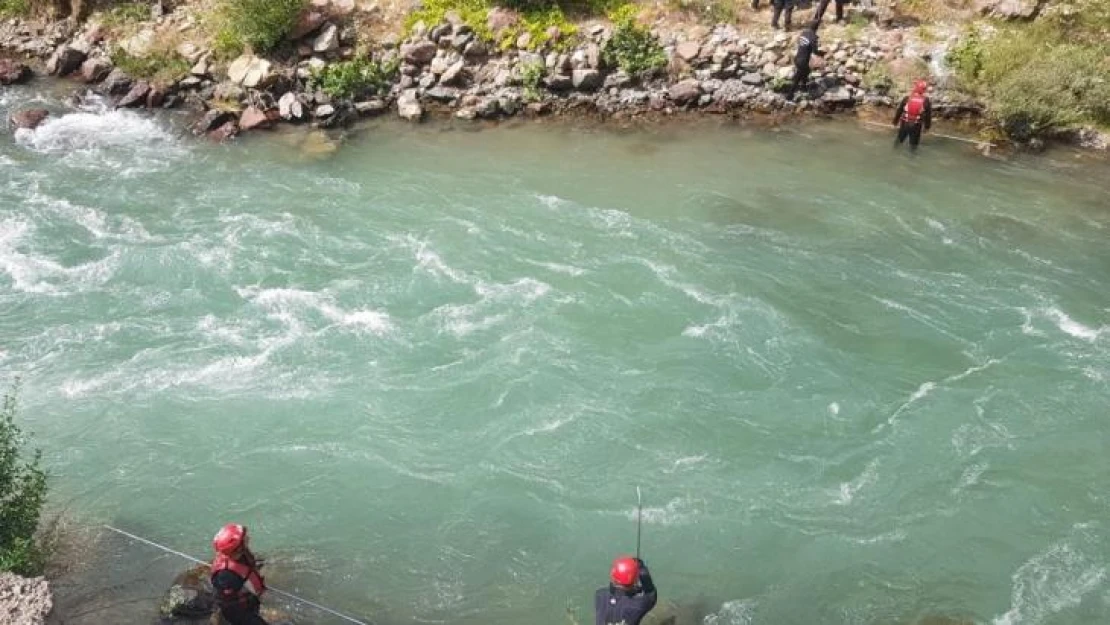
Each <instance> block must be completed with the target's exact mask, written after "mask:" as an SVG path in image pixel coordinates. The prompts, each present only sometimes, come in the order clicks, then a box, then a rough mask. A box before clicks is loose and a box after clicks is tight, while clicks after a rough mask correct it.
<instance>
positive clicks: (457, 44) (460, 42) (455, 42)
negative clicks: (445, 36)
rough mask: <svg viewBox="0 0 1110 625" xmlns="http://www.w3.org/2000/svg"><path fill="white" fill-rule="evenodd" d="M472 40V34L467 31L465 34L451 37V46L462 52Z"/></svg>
mask: <svg viewBox="0 0 1110 625" xmlns="http://www.w3.org/2000/svg"><path fill="white" fill-rule="evenodd" d="M472 41H474V35H471V34H469V33H467V34H465V35H455V36H453V37H451V47H452V48H454V49H456V50H458V51H460V52H462V51H464V50H466V47H467V46H468V45H470V42H472Z"/></svg>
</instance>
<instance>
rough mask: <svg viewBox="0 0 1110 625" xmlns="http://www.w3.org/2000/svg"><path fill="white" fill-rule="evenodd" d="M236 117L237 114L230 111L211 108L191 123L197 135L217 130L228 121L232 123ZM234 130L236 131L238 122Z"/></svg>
mask: <svg viewBox="0 0 1110 625" xmlns="http://www.w3.org/2000/svg"><path fill="white" fill-rule="evenodd" d="M237 118H238V117H237V115H236V114H235V113H233V112H232V111H221V110H218V109H212V110H210V111H207V112H206V113H205V114H204V116H203V117H201V118H200V119H199V120H198V121H197V123H196V124H194V125H193V132H195V133H196V134H198V135H202V134H206V133H209V132H212V131H214V130H217V129H218V128H220V127H222V126H224V125H226V124H228V123H229V122H231V123H234V122H235V121H236V119H237ZM236 132H238V124H236Z"/></svg>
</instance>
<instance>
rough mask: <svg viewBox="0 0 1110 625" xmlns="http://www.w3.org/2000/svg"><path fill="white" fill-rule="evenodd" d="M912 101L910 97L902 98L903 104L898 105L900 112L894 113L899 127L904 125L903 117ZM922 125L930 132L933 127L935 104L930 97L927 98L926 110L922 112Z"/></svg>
mask: <svg viewBox="0 0 1110 625" xmlns="http://www.w3.org/2000/svg"><path fill="white" fill-rule="evenodd" d="M909 101H910V96H906V97H904V98H902V102H901V104H899V105H898V110H896V111H894V122H893V124H894V125H895V126H897V125H898V124H900V123H902V115H903V114H904V113H905V112H906V104H907V103H908V102H909ZM921 125H922V126H923V127H924V128H925V130H929V128H931V127H932V126H933V102H932V101H931V100H929V98H928V97H926V98H925V110H923V111H921Z"/></svg>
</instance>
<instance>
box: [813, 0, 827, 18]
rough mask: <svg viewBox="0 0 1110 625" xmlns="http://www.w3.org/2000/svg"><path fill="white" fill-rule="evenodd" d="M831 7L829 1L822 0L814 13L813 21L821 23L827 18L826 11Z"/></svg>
mask: <svg viewBox="0 0 1110 625" xmlns="http://www.w3.org/2000/svg"><path fill="white" fill-rule="evenodd" d="M828 6H829V0H820V1H819V2H818V3H817V10H815V11H814V12H813V20H814V21H815V22H820V21H821V19H822V18H824V17H825V9H826V8H828Z"/></svg>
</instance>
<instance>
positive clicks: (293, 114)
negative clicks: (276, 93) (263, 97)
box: [278, 91, 305, 121]
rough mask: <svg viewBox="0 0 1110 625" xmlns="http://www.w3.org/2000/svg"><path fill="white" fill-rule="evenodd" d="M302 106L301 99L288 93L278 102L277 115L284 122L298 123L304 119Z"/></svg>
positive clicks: (294, 94) (290, 92)
mask: <svg viewBox="0 0 1110 625" xmlns="http://www.w3.org/2000/svg"><path fill="white" fill-rule="evenodd" d="M304 106H305V105H304V102H303V101H301V98H299V97H298V96H297V94H296V93H293V92H292V91H289V92H287V93H286V94H285V95H283V96H281V98H280V99H279V100H278V114H280V115H281V118H282V119H284V120H286V121H300V120H302V119H304Z"/></svg>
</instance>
